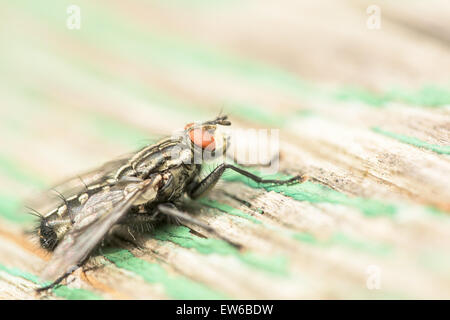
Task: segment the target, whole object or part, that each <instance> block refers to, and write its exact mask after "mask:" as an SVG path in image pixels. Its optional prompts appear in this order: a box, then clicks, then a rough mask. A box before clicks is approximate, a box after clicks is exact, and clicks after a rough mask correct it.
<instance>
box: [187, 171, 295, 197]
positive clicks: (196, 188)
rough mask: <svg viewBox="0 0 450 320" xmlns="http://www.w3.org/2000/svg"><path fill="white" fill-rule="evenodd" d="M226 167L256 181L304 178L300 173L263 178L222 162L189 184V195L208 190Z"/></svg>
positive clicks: (194, 195)
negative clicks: (197, 180) (292, 175)
mask: <svg viewBox="0 0 450 320" xmlns="http://www.w3.org/2000/svg"><path fill="white" fill-rule="evenodd" d="M226 169H231V170H233V171H236V172H237V173H240V174H242V175H243V176H245V177H247V178H250V179H252V180H253V181H255V182H257V183H272V184H277V185H282V184H290V183H294V182H302V181H303V180H304V178H303V177H302V176H301V175H298V176H295V177H293V178H291V179H287V180H277V179H263V178H261V177H258V176H257V175H254V174H253V173H251V172H249V171H247V170H244V169H241V168H239V167H237V166H234V165H231V164H227V163H222V164H220V165H219V166H217V167H216V168H215V169H214V170H213V171H212V172H211V173H210V174H209V175H208V176H207V177H206V178H204V179H203V180H201V181H200V182H198V183H196V184H193V185H190V186H189V189H188V195H189V197H191V198H192V199H195V198H198V197H199V196H201V195H202V194H203V193H205V192H206V191H208V190H209V189H210V188H211V187H213V186H214V185H215V184H216V183H217V181H218V180H219V179H220V177H221V176H222V174H223V173H224V172H225V170H226Z"/></svg>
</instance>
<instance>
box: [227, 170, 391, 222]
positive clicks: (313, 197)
mask: <svg viewBox="0 0 450 320" xmlns="http://www.w3.org/2000/svg"><path fill="white" fill-rule="evenodd" d="M247 170H248V168H247ZM251 171H253V172H254V173H255V174H257V175H259V176H261V174H259V173H258V172H256V171H255V170H251ZM265 178H266V179H274V178H275V179H288V178H289V177H286V176H284V175H281V174H276V175H271V176H266V177H265ZM223 179H224V180H226V181H233V182H242V183H245V184H246V185H248V186H250V187H252V188H264V189H265V190H267V191H275V192H278V193H281V194H284V195H286V196H288V197H291V198H293V199H295V200H298V201H308V202H311V203H321V202H326V203H334V204H342V205H346V206H350V207H354V208H356V209H358V210H360V211H361V212H363V213H364V214H366V215H367V216H378V215H387V216H392V215H394V214H395V213H396V211H397V208H396V207H395V206H394V205H391V204H387V203H383V202H381V201H378V200H373V199H366V198H360V197H350V196H347V195H345V194H343V193H341V192H338V191H335V190H333V189H331V188H328V187H326V186H323V185H321V184H317V183H312V182H310V181H306V182H303V183H301V184H300V183H299V184H293V185H270V184H260V183H257V182H254V181H253V180H250V179H249V178H247V177H244V176H242V175H240V174H238V173H235V172H230V173H229V174H227V175H226V176H224V177H223Z"/></svg>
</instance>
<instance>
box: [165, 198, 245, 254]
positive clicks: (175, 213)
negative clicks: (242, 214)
mask: <svg viewBox="0 0 450 320" xmlns="http://www.w3.org/2000/svg"><path fill="white" fill-rule="evenodd" d="M157 210H158V212H160V213H162V214H164V215H166V216H169V217H172V218H175V219H177V220H181V221H184V222H187V223H192V224H194V225H196V226H199V227H200V228H202V229H204V230H206V231H207V232H209V233H211V234H213V235H214V236H216V237H217V238H219V239H221V240H224V241H226V242H227V243H229V244H231V245H232V246H233V247H235V248H237V249H240V248H241V246H240V245H239V244H236V243H234V242H232V241H230V240H228V239H226V238H225V237H223V236H222V235H220V234H219V233H218V232H217V230H216V229H214V228H213V227H211V226H209V225H207V224H206V223H204V222H202V221H200V220H198V219H196V218H194V217H193V216H191V215H190V214H189V213H186V212H183V211H181V210H179V209H178V208H177V207H176V206H175V205H174V204H172V203H164V204H160V205H158V206H157Z"/></svg>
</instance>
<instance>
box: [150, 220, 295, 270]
mask: <svg viewBox="0 0 450 320" xmlns="http://www.w3.org/2000/svg"><path fill="white" fill-rule="evenodd" d="M152 236H153V237H155V238H156V239H158V240H162V241H170V242H173V243H176V244H178V245H180V246H182V247H184V248H193V249H195V250H197V251H198V252H200V253H202V254H221V255H232V256H235V257H236V258H238V259H239V260H240V261H242V262H244V263H246V264H247V265H250V266H251V267H253V268H256V269H259V270H262V271H266V272H270V273H272V274H276V275H281V276H286V275H288V273H289V272H288V260H287V258H286V257H285V256H282V255H275V256H272V257H270V258H266V257H261V256H260V255H257V254H254V253H250V252H246V253H241V252H239V250H237V249H236V248H234V247H233V246H231V245H230V244H228V243H227V242H225V241H223V240H219V239H212V238H208V239H206V238H200V237H197V236H195V235H193V234H192V233H190V230H189V228H186V227H183V226H174V225H165V226H161V227H159V228H158V229H156V230H155V231H153V232H152Z"/></svg>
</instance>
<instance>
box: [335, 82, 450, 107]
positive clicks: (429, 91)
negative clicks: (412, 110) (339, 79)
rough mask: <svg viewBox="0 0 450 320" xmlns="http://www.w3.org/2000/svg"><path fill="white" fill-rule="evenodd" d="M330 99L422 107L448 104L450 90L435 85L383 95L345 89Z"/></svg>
mask: <svg viewBox="0 0 450 320" xmlns="http://www.w3.org/2000/svg"><path fill="white" fill-rule="evenodd" d="M332 97H334V98H335V99H337V100H341V101H361V102H364V103H366V104H367V105H370V106H375V107H382V106H385V105H386V104H388V103H391V102H399V103H404V104H409V105H414V106H422V107H439V106H445V105H449V104H450V90H449V89H448V88H442V87H439V86H435V85H427V86H424V87H422V88H421V89H419V90H415V91H413V90H405V89H391V90H388V91H386V92H383V93H375V92H372V91H369V90H367V89H365V88H361V87H346V88H341V89H338V90H336V91H335V92H334V94H332Z"/></svg>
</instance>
